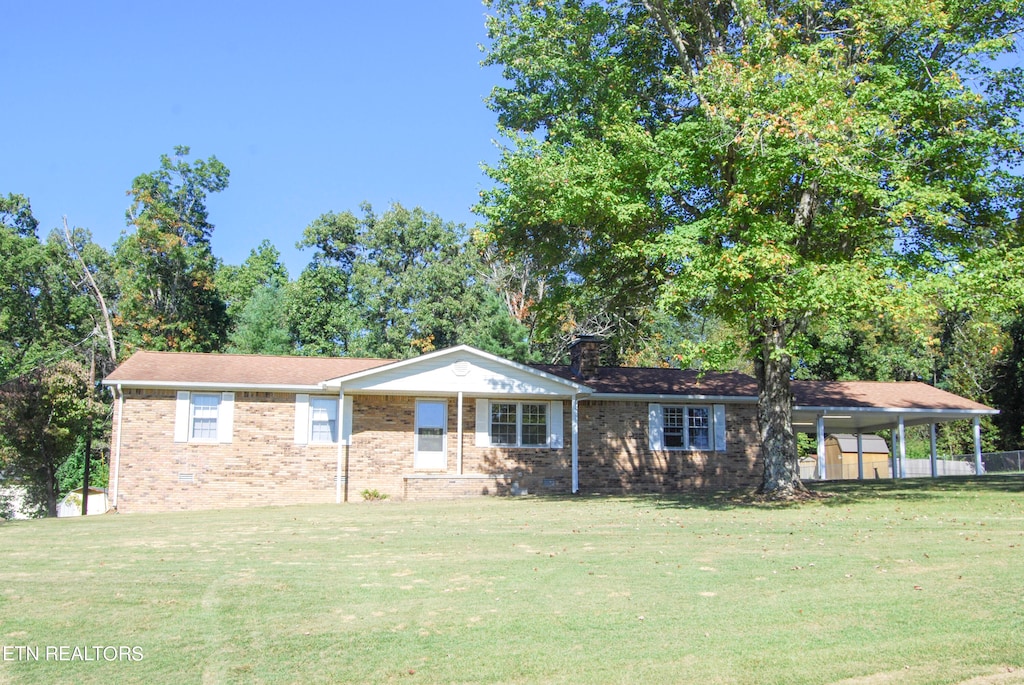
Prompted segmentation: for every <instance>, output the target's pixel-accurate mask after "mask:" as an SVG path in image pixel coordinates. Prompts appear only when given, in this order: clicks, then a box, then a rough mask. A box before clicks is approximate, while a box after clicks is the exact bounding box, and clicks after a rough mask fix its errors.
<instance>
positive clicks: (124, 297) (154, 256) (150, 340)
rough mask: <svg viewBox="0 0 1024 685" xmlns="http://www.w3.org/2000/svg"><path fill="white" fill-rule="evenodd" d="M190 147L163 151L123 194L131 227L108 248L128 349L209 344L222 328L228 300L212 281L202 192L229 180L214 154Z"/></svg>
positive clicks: (216, 341)
mask: <svg viewBox="0 0 1024 685" xmlns="http://www.w3.org/2000/svg"><path fill="white" fill-rule="evenodd" d="M188 154H189V148H188V147H184V146H178V147H175V148H174V157H170V156H168V155H163V156H162V157H161V158H160V168H159V169H157V170H156V171H153V172H151V173H148V174H142V175H140V176H137V177H136V178H135V180H134V181H133V182H132V188H131V190H130V191H129V195H131V198H132V204H131V207H130V208H129V209H128V212H127V222H128V225H129V227H131V229H132V230H130V231H129V232H128V233H127V234H125V235H124V236H122V237H121V239H120V240H119V241H118V242H117V245H116V246H115V248H114V255H115V268H116V275H117V282H118V285H119V286H120V291H121V297H120V301H119V302H118V306H117V316H116V321H117V323H118V326H119V328H120V335H121V339H122V341H123V342H124V343H125V347H126V348H127V349H122V350H120V351H119V353H120V354H122V355H124V354H126V353H128V352H130V351H132V349H133V348H135V349H138V348H143V349H157V350H182V351H199V352H208V351H214V350H217V349H219V348H220V346H221V345H222V344H223V342H224V339H225V336H226V334H227V315H226V306H225V303H224V300H223V298H222V297H221V296H220V294H219V292H218V291H217V288H216V286H215V282H214V277H215V273H216V260H215V259H214V256H213V251H212V249H211V247H210V236H211V234H212V233H213V224H212V223H210V220H209V215H208V213H207V209H206V197H207V194H208V193H216V192H220V191H221V190H224V189H225V188H227V185H228V176H229V171H228V169H227V167H225V166H224V165H223V164H222V163H221V162H220V161H219V160H218V159H217V158H216V157H210V158H209V159H207V160H197V161H196V162H194V163H191V164H190V163H189V162H188V161H187V160H186V159H185V158H186V157H187V156H188Z"/></svg>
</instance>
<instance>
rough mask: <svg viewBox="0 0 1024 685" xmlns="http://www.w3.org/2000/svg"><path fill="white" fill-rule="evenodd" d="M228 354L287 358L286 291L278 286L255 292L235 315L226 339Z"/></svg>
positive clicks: (288, 337) (270, 286)
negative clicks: (266, 355)
mask: <svg viewBox="0 0 1024 685" xmlns="http://www.w3.org/2000/svg"><path fill="white" fill-rule="evenodd" d="M227 351H228V352H233V353H238V354H291V353H292V352H293V351H294V346H293V345H292V338H291V334H290V333H289V330H288V299H287V290H286V288H284V287H281V286H278V285H274V284H271V285H265V286H262V287H259V288H257V289H256V290H255V291H254V293H253V294H252V296H251V297H249V298H248V300H247V301H246V303H245V305H244V307H243V308H242V310H241V311H240V312H239V313H238V315H237V321H236V324H235V328H234V330H233V331H232V332H231V335H230V336H229V339H228V346H227Z"/></svg>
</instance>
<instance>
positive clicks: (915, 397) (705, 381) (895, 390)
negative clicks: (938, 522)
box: [533, 364, 992, 411]
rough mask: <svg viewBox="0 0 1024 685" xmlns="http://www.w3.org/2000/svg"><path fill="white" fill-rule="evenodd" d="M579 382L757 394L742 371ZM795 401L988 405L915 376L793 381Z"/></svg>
mask: <svg viewBox="0 0 1024 685" xmlns="http://www.w3.org/2000/svg"><path fill="white" fill-rule="evenodd" d="M533 368H536V369H539V370H541V371H546V372H548V373H551V374H554V375H556V376H560V377H562V378H568V379H571V380H576V381H579V379H578V378H576V377H574V376H573V375H572V372H571V371H570V370H569V367H568V366H553V365H540V364H534V365H533ZM583 383H584V384H585V385H587V386H588V387H591V388H593V389H594V392H597V393H602V394H603V393H608V394H621V395H679V396H691V397H692V396H705V397H709V396H715V397H736V398H744V399H756V398H757V381H756V380H755V379H754V378H753V377H752V376H748V375H746V374H743V373H704V374H701V373H699V372H697V371H692V370H680V369H651V368H625V367H601V368H599V369H598V370H597V374H596V376H595V377H593V378H590V379H588V380H586V381H583ZM793 403H794V404H795V405H797V406H802V407H871V408H884V409H952V410H958V411H978V410H980V411H992V410H991V408H990V407H986V406H985V405H983V404H979V403H977V402H973V401H971V400H969V399H967V398H964V397H960V396H959V395H954V394H953V393H949V392H946V391H944V390H939V389H938V388H935V387H932V386H930V385H926V384H925V383H916V382H902V383H882V382H874V381H793Z"/></svg>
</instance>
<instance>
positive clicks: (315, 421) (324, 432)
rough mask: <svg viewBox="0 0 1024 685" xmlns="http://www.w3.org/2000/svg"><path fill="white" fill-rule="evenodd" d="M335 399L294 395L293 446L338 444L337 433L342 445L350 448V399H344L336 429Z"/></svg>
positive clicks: (336, 406) (336, 411)
mask: <svg viewBox="0 0 1024 685" xmlns="http://www.w3.org/2000/svg"><path fill="white" fill-rule="evenodd" d="M339 400H340V398H339V397H338V396H337V395H335V396H333V397H328V396H319V397H318V396H316V395H312V396H310V395H307V394H305V393H299V394H296V395H295V444H296V445H309V444H319V445H330V444H337V443H338V432H339V429H340V432H341V443H342V444H344V445H347V444H349V442H348V441H349V438H350V436H351V433H352V398H351V397H345V398H344V400H343V401H344V403H345V406H344V408H343V409H342V415H343V417H344V418H343V419H342V421H341V422H340V423H342V424H344V425H339V421H338V402H339Z"/></svg>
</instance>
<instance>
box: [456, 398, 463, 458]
mask: <svg viewBox="0 0 1024 685" xmlns="http://www.w3.org/2000/svg"><path fill="white" fill-rule="evenodd" d="M456 412H457V413H458V415H459V424H458V429H457V430H456V433H455V436H456V437H455V439H456V440H457V441H458V443H457V445H456V447H455V471H456V473H458V474H459V475H460V476H461V475H462V391H461V390H460V391H459V401H458V408H457V409H456Z"/></svg>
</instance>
